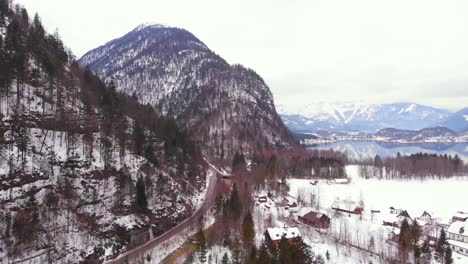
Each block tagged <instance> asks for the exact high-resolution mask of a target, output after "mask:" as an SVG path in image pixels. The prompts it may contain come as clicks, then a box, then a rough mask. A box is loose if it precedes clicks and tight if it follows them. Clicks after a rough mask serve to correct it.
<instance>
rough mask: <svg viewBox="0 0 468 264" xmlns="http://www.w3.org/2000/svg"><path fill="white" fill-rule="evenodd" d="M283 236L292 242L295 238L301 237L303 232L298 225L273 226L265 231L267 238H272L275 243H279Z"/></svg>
mask: <svg viewBox="0 0 468 264" xmlns="http://www.w3.org/2000/svg"><path fill="white" fill-rule="evenodd" d="M283 236H284V237H285V238H286V240H287V241H288V243H292V242H294V240H295V239H297V238H299V237H301V232H300V231H299V229H298V228H297V227H272V228H267V230H266V231H265V239H266V240H270V241H271V242H272V243H273V244H275V245H279V243H280V241H281V238H282V237H283Z"/></svg>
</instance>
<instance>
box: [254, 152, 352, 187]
mask: <svg viewBox="0 0 468 264" xmlns="http://www.w3.org/2000/svg"><path fill="white" fill-rule="evenodd" d="M346 162H347V158H346V155H344V154H343V153H341V152H337V151H333V150H316V149H314V150H309V149H305V148H302V147H300V146H296V147H292V148H284V149H279V150H277V151H274V152H273V151H264V152H261V153H258V152H256V153H254V154H253V156H252V162H251V167H250V173H251V175H252V177H254V178H256V179H257V181H256V182H262V181H263V180H264V179H265V178H266V179H284V178H286V177H294V178H326V179H334V178H344V177H346V171H345V165H346Z"/></svg>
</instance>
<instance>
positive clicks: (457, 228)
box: [447, 221, 468, 236]
mask: <svg viewBox="0 0 468 264" xmlns="http://www.w3.org/2000/svg"><path fill="white" fill-rule="evenodd" d="M447 231H448V232H449V233H452V234H457V235H464V236H468V222H458V221H457V222H453V223H452V224H451V225H450V226H449V228H448V230H447Z"/></svg>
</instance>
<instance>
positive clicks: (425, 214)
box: [421, 211, 432, 217]
mask: <svg viewBox="0 0 468 264" xmlns="http://www.w3.org/2000/svg"><path fill="white" fill-rule="evenodd" d="M424 216H429V217H432V216H431V214H430V213H428V212H427V211H424V212H423V213H422V215H421V217H424Z"/></svg>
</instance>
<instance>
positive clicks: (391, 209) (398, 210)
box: [390, 206, 404, 215]
mask: <svg viewBox="0 0 468 264" xmlns="http://www.w3.org/2000/svg"><path fill="white" fill-rule="evenodd" d="M403 211H404V210H403V209H398V208H395V207H393V206H392V207H390V213H391V214H396V215H398V214H401V212H403Z"/></svg>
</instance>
